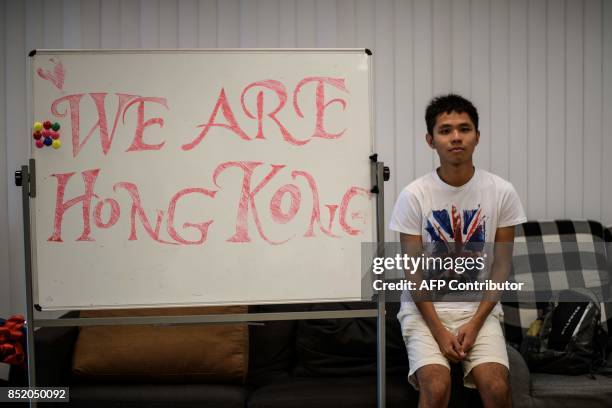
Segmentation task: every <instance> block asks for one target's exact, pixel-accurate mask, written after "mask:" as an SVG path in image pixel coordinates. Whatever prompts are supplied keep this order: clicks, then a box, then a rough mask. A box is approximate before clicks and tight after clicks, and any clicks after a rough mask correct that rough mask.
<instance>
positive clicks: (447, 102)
mask: <svg viewBox="0 0 612 408" xmlns="http://www.w3.org/2000/svg"><path fill="white" fill-rule="evenodd" d="M451 112H457V113H463V112H465V113H467V114H468V116H469V117H470V119H472V122H473V123H474V127H475V128H476V131H478V111H477V110H476V107H474V105H473V104H472V102H470V101H468V100H467V99H465V98H464V97H463V96H461V95H457V94H452V93H451V94H448V95H440V96H436V97H435V98H433V99H432V100H431V102H429V105H427V109H426V110H425V123H427V133H429V134H430V135H433V128H434V126H435V124H436V118H437V117H438V115H439V114H441V113H451Z"/></svg>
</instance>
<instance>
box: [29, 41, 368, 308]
mask: <svg viewBox="0 0 612 408" xmlns="http://www.w3.org/2000/svg"><path fill="white" fill-rule="evenodd" d="M370 60H371V57H370V56H369V55H368V54H367V53H366V52H365V50H363V49H360V50H354V49H351V50H327V49H325V50H321V49H316V50H260V49H257V50H244V49H241V50H155V51H153V50H104V51H101V50H95V51H94V50H38V51H36V53H35V55H33V56H32V58H31V59H30V61H31V75H32V124H33V123H35V122H36V121H40V122H43V121H46V120H49V121H50V122H52V123H54V122H58V123H59V124H60V126H61V127H60V129H59V131H58V132H59V137H58V139H59V140H60V141H61V143H62V144H61V147H59V148H58V149H55V148H53V147H52V146H44V147H42V148H38V147H37V146H36V140H34V138H32V139H31V141H32V157H33V158H34V159H35V162H36V186H37V195H36V198H34V199H33V200H32V205H31V208H32V210H31V219H32V225H33V227H32V228H33V229H32V249H33V251H32V252H33V259H32V261H33V262H32V264H33V276H34V296H35V303H36V304H38V305H40V307H41V308H42V309H45V310H64V309H95V308H115V307H153V306H160V305H164V306H182V305H185V306H187V305H189V306H192V305H227V304H260V303H292V302H315V301H342V300H358V299H360V298H361V279H362V277H363V276H364V275H365V274H366V273H367V268H363V267H362V265H361V243H362V242H372V241H373V240H374V239H375V238H374V237H375V227H376V225H375V224H376V209H375V199H374V197H373V196H372V195H371V194H370V192H369V191H370V189H371V181H370V180H371V178H370V177H371V174H370V161H369V155H370V154H371V153H372V151H373V145H372V144H373V138H372V128H373V126H372V125H373V123H372V81H371V76H372V72H371V61H370ZM51 130H52V129H51ZM49 135H51V136H53V135H52V133H51V132H48V133H47V136H49Z"/></svg>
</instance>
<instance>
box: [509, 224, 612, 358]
mask: <svg viewBox="0 0 612 408" xmlns="http://www.w3.org/2000/svg"><path fill="white" fill-rule="evenodd" d="M611 236H612V233H611V231H610V230H606V229H605V228H604V227H603V225H602V224H600V223H599V222H596V221H569V220H558V221H546V222H526V223H525V224H522V225H518V226H517V227H516V230H515V241H514V242H515V246H514V255H513V279H514V280H515V281H516V282H525V283H526V285H525V286H526V287H528V288H532V289H533V288H535V289H537V296H535V295H534V296H533V301H525V300H524V298H525V296H524V293H523V294H522V295H521V296H518V295H517V297H516V299H517V300H519V301H507V300H508V299H506V301H504V302H502V306H503V309H504V330H505V334H506V341H507V342H508V343H509V344H511V345H513V346H515V347H518V346H519V345H520V343H521V341H522V339H523V335H524V334H525V332H526V331H527V329H528V328H529V326H530V325H531V323H532V322H533V321H534V320H536V319H537V318H538V317H540V316H541V315H542V314H543V311H544V309H545V308H546V306H547V305H548V302H549V301H550V300H552V299H553V296H554V294H555V293H556V291H560V290H563V289H568V288H577V287H583V288H589V289H591V290H593V292H595V293H596V294H597V295H598V296H599V298H600V299H601V300H602V303H601V312H602V317H601V319H602V322H603V323H604V328H607V329H608V332H610V329H612V303H610V299H611V296H610V295H611V293H610V285H611V283H612V252H610V249H612V246H611V245H610V243H611V241H612V239H611ZM606 240H607V241H608V242H607V246H608V248H607V249H606ZM547 294H549V295H550V296H547ZM511 298H512V297H511ZM510 300H512V299H510Z"/></svg>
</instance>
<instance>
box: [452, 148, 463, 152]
mask: <svg viewBox="0 0 612 408" xmlns="http://www.w3.org/2000/svg"><path fill="white" fill-rule="evenodd" d="M464 150H465V149H464V148H463V147H453V148H452V149H450V150H449V151H450V152H462V151H464Z"/></svg>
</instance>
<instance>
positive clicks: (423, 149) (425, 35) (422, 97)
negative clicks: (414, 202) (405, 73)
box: [412, 0, 434, 177]
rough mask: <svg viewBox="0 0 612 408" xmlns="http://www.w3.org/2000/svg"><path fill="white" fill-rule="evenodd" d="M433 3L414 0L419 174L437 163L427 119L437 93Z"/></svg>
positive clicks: (415, 127)
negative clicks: (431, 101)
mask: <svg viewBox="0 0 612 408" xmlns="http://www.w3.org/2000/svg"><path fill="white" fill-rule="evenodd" d="M432 20H433V16H432V4H431V3H430V2H429V1H426V0H414V5H413V15H412V27H413V37H412V44H413V45H412V46H413V48H412V49H413V56H412V58H413V61H414V77H413V78H412V80H413V83H414V87H413V89H414V105H413V109H414V118H415V120H414V122H413V124H412V126H413V133H414V154H413V158H412V159H413V160H414V175H415V177H419V176H421V175H423V174H425V173H427V172H428V171H431V170H432V168H433V163H434V153H433V151H432V149H431V148H430V147H429V146H427V144H426V143H425V134H426V133H427V127H426V126H425V122H424V120H423V117H424V112H425V107H426V106H427V103H428V101H429V100H430V99H431V96H432V93H433V74H432V68H433V54H432V45H433V35H432Z"/></svg>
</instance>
